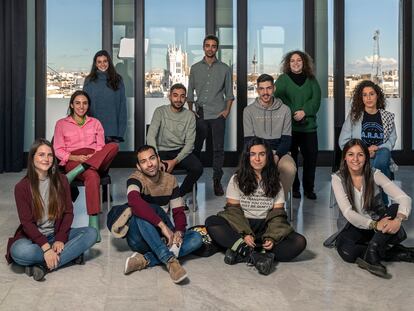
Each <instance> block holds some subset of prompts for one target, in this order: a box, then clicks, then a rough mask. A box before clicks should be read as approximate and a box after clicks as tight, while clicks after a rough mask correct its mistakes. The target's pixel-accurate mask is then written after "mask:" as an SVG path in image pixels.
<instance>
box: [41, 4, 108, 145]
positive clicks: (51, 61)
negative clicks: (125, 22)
mask: <svg viewBox="0 0 414 311" xmlns="http://www.w3.org/2000/svg"><path fill="white" fill-rule="evenodd" d="M46 5H47V7H46V11H47V13H46V18H47V19H46V23H47V30H46V34H47V38H46V45H47V61H46V63H47V70H46V71H47V77H46V79H47V90H45V91H46V92H47V102H46V120H47V122H46V138H48V139H51V138H52V136H53V131H54V127H55V123H56V121H57V120H58V119H60V118H63V117H65V116H66V113H67V109H68V106H69V98H70V96H71V94H72V93H73V92H74V91H75V90H77V89H82V87H83V82H84V78H85V76H86V75H88V73H89V71H90V68H91V65H92V60H93V56H94V55H95V53H96V52H97V51H98V50H100V49H101V46H102V44H101V38H102V0H88V1H83V0H47V2H46Z"/></svg>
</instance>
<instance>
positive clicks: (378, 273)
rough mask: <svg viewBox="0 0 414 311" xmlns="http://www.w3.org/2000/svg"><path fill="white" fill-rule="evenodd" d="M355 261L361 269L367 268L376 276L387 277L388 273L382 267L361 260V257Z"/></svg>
mask: <svg viewBox="0 0 414 311" xmlns="http://www.w3.org/2000/svg"><path fill="white" fill-rule="evenodd" d="M355 263H356V264H357V265H358V267H360V268H361V269H364V270H367V271H368V272H369V273H371V274H374V275H376V276H379V277H381V278H385V279H386V278H389V275H388V274H387V271H385V273H384V270H382V269H378V268H376V267H375V266H373V265H370V264H369V263H367V262H366V261H364V260H362V259H361V258H359V257H358V258H357V259H356V261H355Z"/></svg>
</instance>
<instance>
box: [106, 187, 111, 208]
mask: <svg viewBox="0 0 414 311" xmlns="http://www.w3.org/2000/svg"><path fill="white" fill-rule="evenodd" d="M106 192H107V198H106V200H107V201H106V203H107V212H109V210H110V209H111V184H107V185H106Z"/></svg>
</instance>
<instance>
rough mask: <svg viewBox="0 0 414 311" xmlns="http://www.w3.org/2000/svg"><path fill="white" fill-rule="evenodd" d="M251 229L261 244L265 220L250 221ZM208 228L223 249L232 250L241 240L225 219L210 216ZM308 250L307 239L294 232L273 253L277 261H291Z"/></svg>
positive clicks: (278, 244)
mask: <svg viewBox="0 0 414 311" xmlns="http://www.w3.org/2000/svg"><path fill="white" fill-rule="evenodd" d="M248 220H249V223H250V227H251V228H252V230H253V232H254V233H255V238H256V241H257V242H258V243H259V244H261V243H262V240H261V236H262V234H263V233H264V232H265V227H266V223H265V220H264V219H248ZM206 227H207V231H208V233H209V235H210V237H211V238H212V239H213V240H214V241H215V242H216V243H217V244H218V245H219V246H221V247H222V248H226V249H227V248H231V247H232V246H233V245H234V243H235V242H236V241H237V240H238V239H240V238H241V235H240V234H239V233H238V232H237V231H235V230H234V229H233V228H232V227H231V226H230V224H229V223H228V222H227V220H225V219H224V218H223V217H220V216H215V215H214V216H210V217H208V218H207V219H206ZM305 248H306V239H305V237H304V236H303V235H301V234H299V233H296V232H292V233H290V234H289V235H288V236H287V237H286V238H284V239H283V240H282V241H280V242H279V243H277V244H276V245H275V246H274V247H273V248H272V250H271V251H272V252H273V253H274V254H275V260H276V261H290V260H292V259H293V258H295V257H296V256H298V255H299V254H300V253H302V251H303V250H304V249H305Z"/></svg>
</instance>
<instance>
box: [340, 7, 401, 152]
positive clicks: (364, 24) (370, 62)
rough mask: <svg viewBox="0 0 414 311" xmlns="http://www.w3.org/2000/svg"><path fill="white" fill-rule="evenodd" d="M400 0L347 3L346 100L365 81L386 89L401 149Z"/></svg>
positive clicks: (397, 145)
mask: <svg viewBox="0 0 414 311" xmlns="http://www.w3.org/2000/svg"><path fill="white" fill-rule="evenodd" d="M399 11H400V1H399V0H382V1H379V0H364V1H360V0H346V1H345V97H346V104H347V105H346V113H348V111H349V109H350V97H351V95H352V91H353V90H354V88H355V86H356V85H357V84H358V83H359V82H361V81H362V80H372V81H374V82H375V83H378V84H379V85H380V86H381V87H382V89H383V90H384V93H385V96H386V98H387V108H386V109H387V110H389V111H391V112H393V113H395V125H396V129H397V136H398V139H397V142H396V145H395V148H394V149H401V138H402V137H401V134H402V133H401V128H402V124H401V97H400V84H399V79H400V74H399Z"/></svg>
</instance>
